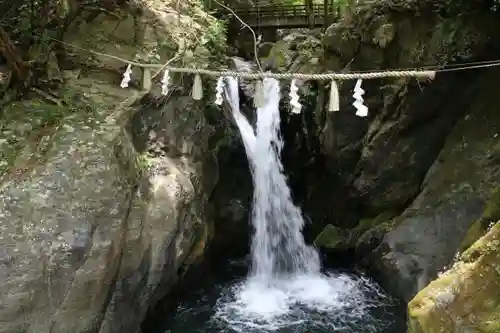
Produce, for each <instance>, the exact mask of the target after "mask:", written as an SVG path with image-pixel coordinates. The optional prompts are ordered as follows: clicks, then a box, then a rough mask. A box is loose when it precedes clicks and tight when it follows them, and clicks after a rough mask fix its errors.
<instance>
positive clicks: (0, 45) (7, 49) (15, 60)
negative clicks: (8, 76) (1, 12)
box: [0, 26, 29, 82]
mask: <svg viewBox="0 0 500 333" xmlns="http://www.w3.org/2000/svg"><path fill="white" fill-rule="evenodd" d="M0 53H1V54H2V55H3V56H4V58H5V59H6V60H7V65H9V67H10V68H11V69H12V71H13V73H14V75H15V76H16V78H17V79H18V80H19V81H20V82H26V80H27V79H28V73H29V70H28V68H27V67H26V65H25V63H24V62H23V59H22V57H21V54H20V53H19V51H18V50H17V48H16V46H15V45H14V43H13V42H12V40H11V39H10V37H9V35H8V34H7V32H6V31H5V30H4V29H3V28H2V27H1V26H0Z"/></svg>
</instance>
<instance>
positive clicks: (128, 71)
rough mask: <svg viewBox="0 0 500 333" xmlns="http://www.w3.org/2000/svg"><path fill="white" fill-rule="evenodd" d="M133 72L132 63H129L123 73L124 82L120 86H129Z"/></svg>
mask: <svg viewBox="0 0 500 333" xmlns="http://www.w3.org/2000/svg"><path fill="white" fill-rule="evenodd" d="M131 74H132V65H130V64H129V65H128V66H127V69H126V70H125V73H123V79H122V83H121V84H120V87H122V88H127V87H128V83H129V82H130V75H131Z"/></svg>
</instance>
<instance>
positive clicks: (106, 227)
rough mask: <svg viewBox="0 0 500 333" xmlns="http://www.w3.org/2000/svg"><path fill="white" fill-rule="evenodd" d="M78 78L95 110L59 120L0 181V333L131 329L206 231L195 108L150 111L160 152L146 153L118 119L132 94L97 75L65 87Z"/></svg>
mask: <svg viewBox="0 0 500 333" xmlns="http://www.w3.org/2000/svg"><path fill="white" fill-rule="evenodd" d="M88 82H92V86H93V88H92V90H91V91H90V92H91V93H92V94H90V95H91V101H92V102H93V103H95V104H93V105H94V107H95V108H96V113H95V114H93V115H81V114H77V115H75V116H71V117H68V118H66V119H65V120H64V121H63V122H62V125H61V126H60V127H59V128H58V129H57V130H56V132H55V133H54V135H53V136H52V146H51V147H50V149H48V151H47V152H46V153H45V154H44V160H40V161H37V163H36V164H35V165H34V166H32V167H31V169H29V170H28V171H26V172H24V173H22V174H20V173H18V172H16V170H17V169H14V170H13V172H11V174H9V175H8V177H5V178H4V182H3V184H2V186H1V188H0V198H1V200H0V212H1V214H0V225H1V229H2V233H1V238H0V249H1V252H0V253H1V257H2V261H1V267H0V276H1V278H2V282H3V283H2V286H1V287H0V289H1V295H2V296H1V298H0V305H1V306H0V321H1V322H2V325H1V326H0V332H6V333H7V332H8V333H11V332H33V333H34V332H36V333H43V332H54V333H57V332H61V333H63V332H64V333H66V332H102V333H109V332H124V331H125V332H136V331H137V330H138V328H139V325H140V323H141V321H142V319H143V318H144V315H145V313H146V311H147V310H148V308H149V307H150V306H152V305H154V303H155V302H156V301H157V300H158V299H159V298H161V297H163V296H164V295H165V293H166V292H167V291H168V289H169V288H170V287H171V286H172V283H174V282H175V281H176V279H177V278H178V274H179V272H182V268H183V267H184V266H189V264H190V263H191V262H193V261H194V260H195V259H196V258H197V257H199V256H201V255H202V254H203V249H204V244H205V242H206V241H207V239H208V237H209V232H208V231H209V225H208V224H207V220H206V218H205V215H204V209H205V203H206V200H207V197H208V193H210V192H211V188H213V186H214V182H215V181H216V177H215V174H214V173H213V172H211V171H212V170H211V169H210V168H207V165H209V164H205V161H206V160H209V159H210V158H211V155H210V153H209V152H208V144H207V141H208V136H209V135H210V131H209V127H208V126H207V124H205V122H204V116H203V110H200V108H199V107H197V106H195V105H194V104H193V102H192V100H191V98H190V97H184V98H177V99H172V100H171V101H170V102H169V103H167V104H166V106H165V107H164V109H163V110H155V111H156V114H158V115H162V116H159V117H156V119H155V121H156V122H153V121H152V120H151V119H148V120H147V122H145V124H147V125H148V126H149V127H146V129H147V130H148V132H149V131H150V130H154V127H155V126H156V127H157V128H161V129H163V132H162V133H161V135H158V137H159V138H160V139H159V140H160V141H161V145H162V151H163V152H164V154H163V155H159V156H157V157H154V158H145V157H144V155H141V154H139V153H138V151H137V150H136V149H135V148H134V145H133V142H132V138H131V135H130V133H128V132H127V131H126V130H125V128H124V126H123V125H124V124H123V120H122V119H123V118H127V117H124V114H126V113H131V112H133V109H132V108H131V107H130V104H131V103H132V102H133V101H135V99H136V98H137V96H138V95H137V94H136V93H133V91H132V94H131V91H127V90H122V89H120V88H119V87H116V88H115V87H113V86H111V85H110V84H109V83H108V82H104V81H99V80H96V79H95V78H92V79H88V80H86V79H84V78H80V79H77V80H76V81H74V82H73V83H72V89H74V90H78V89H84V90H85V88H87V86H86V83H88ZM85 91H87V92H89V91H88V90H85ZM127 97H128V98H127ZM113 106H114V108H113ZM146 111H147V110H144V111H143V113H147V112H146ZM150 112H151V111H150ZM152 123H154V124H153V125H152ZM173 124H175V128H174V127H173V126H174V125H173ZM136 140H137V138H136ZM151 144H152V142H149V143H148V146H147V147H146V148H150V146H151ZM168 152H171V154H168ZM21 155H22V154H21ZM212 166H216V165H214V164H212ZM207 179H208V181H207Z"/></svg>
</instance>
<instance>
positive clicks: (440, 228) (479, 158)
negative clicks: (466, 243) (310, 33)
mask: <svg viewBox="0 0 500 333" xmlns="http://www.w3.org/2000/svg"><path fill="white" fill-rule="evenodd" d="M494 74H495V73H493V72H491V73H489V74H487V75H482V76H481V77H479V78H477V81H476V82H474V83H472V84H473V85H474V86H475V90H474V91H473V92H472V95H471V96H470V98H471V100H470V106H469V108H468V109H467V110H466V114H465V115H464V116H463V117H462V118H461V119H460V120H459V122H458V123H457V124H456V125H455V127H454V129H453V131H452V132H451V134H450V135H449V136H448V138H447V140H446V143H445V145H444V148H443V149H442V151H441V152H440V154H439V156H438V158H437V160H436V162H435V163H434V164H433V166H432V167H431V168H430V170H429V172H428V174H427V175H426V178H425V180H424V182H423V185H422V190H421V192H420V194H419V195H418V196H417V198H416V199H415V200H414V201H413V203H412V204H411V205H410V206H409V207H408V208H407V209H406V210H405V211H404V212H403V214H402V215H401V216H399V217H398V218H397V219H396V224H395V228H394V230H392V231H391V232H389V233H388V234H387V235H386V236H385V238H384V240H383V242H382V244H381V245H380V246H379V247H378V248H377V250H376V251H375V252H376V253H375V256H374V259H373V262H374V265H375V267H376V270H377V272H378V273H379V274H380V276H381V279H382V281H383V282H384V283H385V285H386V286H387V288H388V289H390V290H391V291H392V292H393V293H394V294H396V295H398V296H401V297H403V298H404V299H406V300H410V299H411V298H412V297H413V296H414V295H415V294H416V293H417V292H418V291H419V290H421V289H422V288H424V287H425V286H426V285H427V283H429V282H430V281H432V280H433V279H434V278H435V277H436V276H437V274H438V272H439V271H440V270H442V269H443V268H444V267H445V266H446V265H448V264H449V263H450V262H451V260H452V259H453V257H454V255H455V254H456V252H457V251H458V250H459V249H460V247H461V243H462V242H463V240H464V238H465V237H466V234H467V232H468V230H469V228H470V227H471V225H472V224H473V223H474V221H476V220H478V219H479V218H480V217H481V215H482V214H483V213H482V212H483V210H484V208H485V203H486V202H487V200H488V199H489V198H490V197H492V195H493V194H494V193H495V192H494V190H495V189H496V188H497V186H498V179H499V178H498V176H499V172H500V169H499V168H498V164H497V161H498V158H499V154H500V150H499V149H498V144H497V137H498V130H499V129H500V118H499V117H498V115H497V113H496V111H495V110H496V108H494V107H492V105H496V103H498V102H500V101H496V100H497V99H498V98H497V95H495V94H493V91H492V90H491V89H493V88H492V87H491V84H490V81H489V80H491V79H492V77H493V76H494ZM489 75H491V76H489ZM486 96H488V97H486ZM478 128H481V131H478V130H477V129H478ZM486 207H487V206H486ZM488 222H491V221H488Z"/></svg>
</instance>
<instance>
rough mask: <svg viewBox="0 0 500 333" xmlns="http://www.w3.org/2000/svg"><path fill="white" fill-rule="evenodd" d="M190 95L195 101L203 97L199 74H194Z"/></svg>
mask: <svg viewBox="0 0 500 333" xmlns="http://www.w3.org/2000/svg"><path fill="white" fill-rule="evenodd" d="M191 97H193V99H194V100H195V101H201V100H202V99H203V83H202V82H201V76H200V74H196V75H195V76H194V83H193V91H192V92H191Z"/></svg>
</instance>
